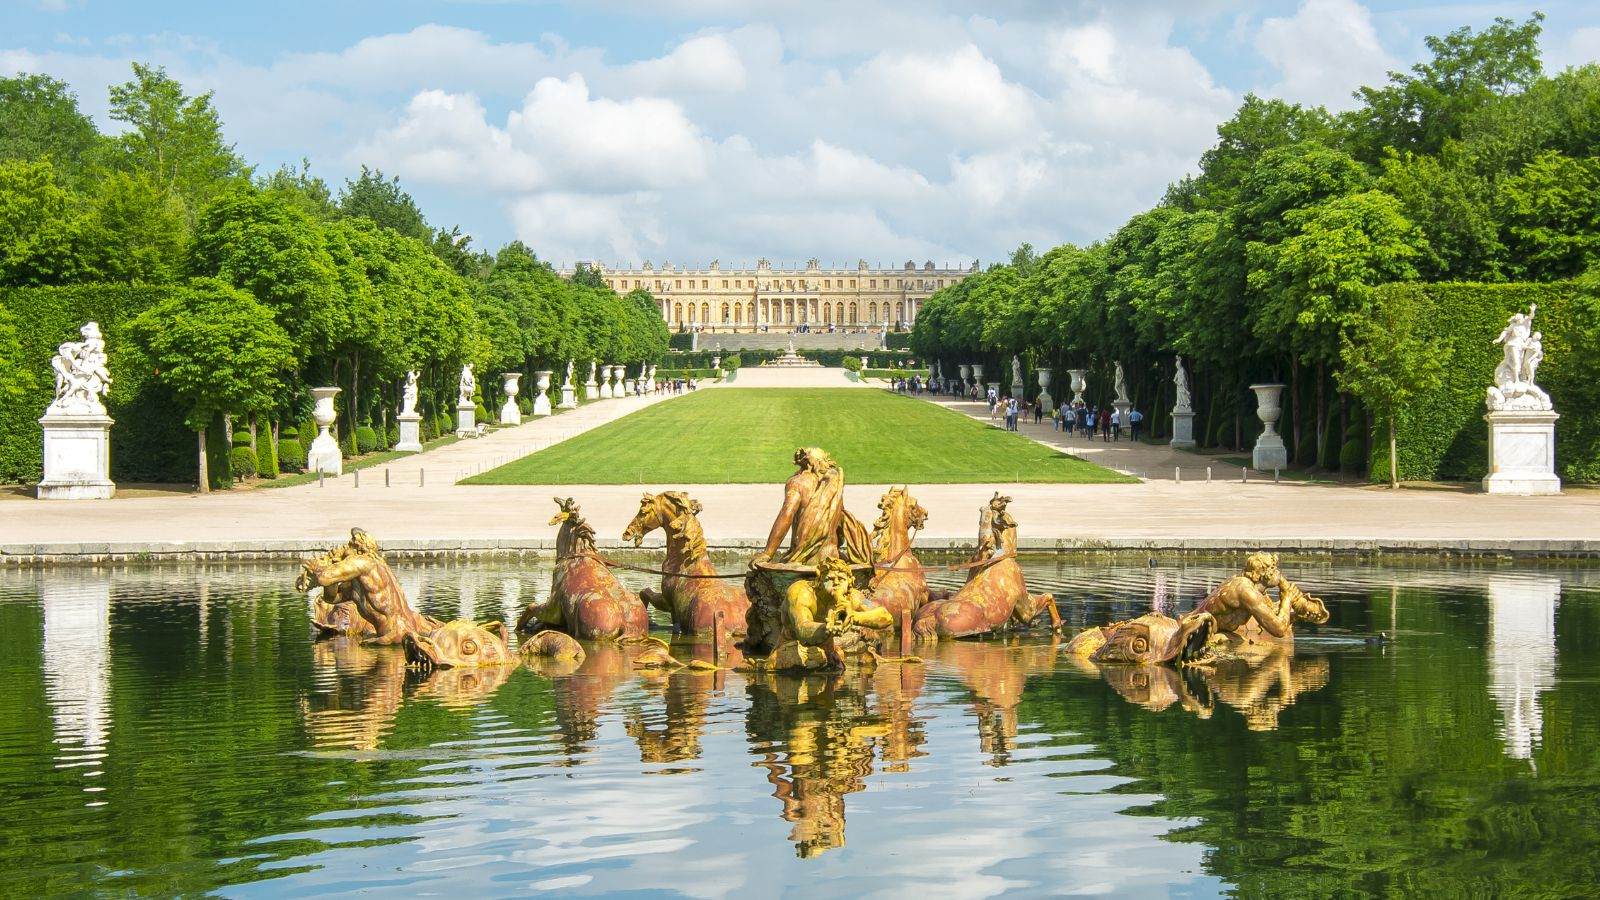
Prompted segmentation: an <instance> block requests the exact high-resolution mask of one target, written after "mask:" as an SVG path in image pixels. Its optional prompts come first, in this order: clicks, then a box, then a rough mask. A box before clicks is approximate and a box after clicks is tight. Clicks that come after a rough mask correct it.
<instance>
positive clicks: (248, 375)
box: [129, 279, 295, 493]
mask: <svg viewBox="0 0 1600 900" xmlns="http://www.w3.org/2000/svg"><path fill="white" fill-rule="evenodd" d="M129 333H130V334H131V335H132V336H133V338H134V340H135V341H137V342H138V343H139V345H140V346H141V347H142V348H143V349H144V350H145V351H146V353H148V354H149V356H150V358H151V359H152V360H153V361H154V362H155V363H156V366H157V376H156V377H157V378H158V379H159V380H160V381H161V383H163V384H165V385H166V386H167V387H168V388H170V389H171V390H172V391H173V393H174V394H176V395H177V396H178V397H179V398H180V400H181V402H182V403H183V405H184V406H185V408H186V409H187V410H188V412H187V413H186V414H185V417H184V422H185V424H187V425H188V426H189V427H190V428H191V429H193V430H194V431H195V432H196V434H197V437H198V447H199V460H200V491H201V493H205V492H207V491H209V490H210V479H209V477H208V472H207V463H206V429H207V428H208V427H210V426H211V423H212V421H213V420H214V419H215V417H217V416H218V415H242V414H248V413H254V412H265V411H268V410H270V409H271V408H272V407H273V406H274V404H275V403H276V402H277V399H278V395H279V394H281V393H282V392H283V390H284V389H285V386H286V380H285V379H286V377H287V376H288V374H289V373H290V372H292V371H293V370H294V365H295V357H294V353H293V345H292V344H291V343H290V339H289V335H288V334H287V333H285V332H284V330H283V329H282V328H280V327H279V326H278V323H277V322H276V321H275V320H274V317H273V311H272V310H271V309H270V308H269V307H267V306H266V305H264V304H262V303H260V302H258V301H257V300H256V299H255V298H254V297H252V296H250V294H248V293H246V292H245V291H241V290H238V289H236V288H233V287H231V286H229V285H227V284H225V283H223V282H221V281H217V280H214V279H196V280H195V281H194V282H192V284H191V287H190V288H189V289H187V290H179V291H174V292H173V293H172V295H171V296H170V297H169V298H168V299H166V300H164V301H162V302H161V303H159V304H157V305H155V306H153V307H151V308H150V309H148V310H146V311H145V312H143V313H141V314H140V315H139V317H138V318H136V319H134V320H133V321H132V322H131V323H130V324H129Z"/></svg>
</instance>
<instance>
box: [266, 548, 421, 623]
mask: <svg viewBox="0 0 1600 900" xmlns="http://www.w3.org/2000/svg"><path fill="white" fill-rule="evenodd" d="M312 585H321V586H322V589H323V592H324V594H325V595H326V593H327V591H328V589H329V588H333V589H334V597H335V598H337V600H339V601H341V602H343V601H347V602H350V603H353V604H355V609H356V612H358V613H359V614H360V616H361V618H362V619H365V620H366V621H367V622H370V623H371V624H372V628H373V631H374V632H375V634H376V637H375V638H374V641H373V642H374V643H378V644H398V643H400V642H402V641H403V640H405V637H406V635H407V634H411V633H424V634H426V633H427V632H430V631H432V630H434V629H435V628H437V627H439V624H440V623H439V622H438V621H437V620H435V619H430V618H428V617H427V616H424V615H422V614H421V613H419V612H417V611H416V610H414V609H412V608H411V604H410V603H407V602H406V595H405V591H403V590H401V588H400V582H399V581H397V580H396V579H395V577H394V570H392V569H390V568H389V564H388V563H387V562H384V560H383V556H382V554H380V553H379V552H378V542H377V541H374V540H373V539H372V536H371V535H369V534H367V533H366V532H365V531H362V530H361V529H360V528H352V529H350V542H349V543H347V544H346V545H344V546H343V547H339V548H336V549H334V550H332V551H330V552H328V553H325V554H323V555H322V556H319V557H317V558H315V559H310V560H307V561H306V562H305V563H304V564H303V565H302V566H301V567H300V576H299V577H298V578H297V579H296V580H295V585H294V586H295V589H296V590H301V591H306V590H310V589H311V587H312Z"/></svg>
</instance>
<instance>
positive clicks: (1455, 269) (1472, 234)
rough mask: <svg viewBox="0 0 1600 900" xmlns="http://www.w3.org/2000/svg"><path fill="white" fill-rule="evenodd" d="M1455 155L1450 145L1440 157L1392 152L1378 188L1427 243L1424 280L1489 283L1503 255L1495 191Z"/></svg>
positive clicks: (1456, 150) (1422, 265)
mask: <svg viewBox="0 0 1600 900" xmlns="http://www.w3.org/2000/svg"><path fill="white" fill-rule="evenodd" d="M1459 157H1460V152H1459V148H1458V147H1457V146H1456V145H1455V144H1451V145H1448V146H1446V148H1445V153H1444V154H1443V155H1441V156H1424V155H1420V154H1416V153H1411V152H1406V153H1404V154H1395V153H1391V154H1389V155H1388V156H1387V157H1385V158H1384V160H1383V177H1382V178H1381V179H1380V180H1379V182H1378V185H1379V187H1381V188H1382V189H1383V190H1384V191H1385V192H1386V193H1388V194H1391V195H1393V196H1394V197H1395V198H1396V199H1398V200H1399V201H1400V204H1401V208H1402V210H1403V211H1404V213H1405V216H1406V218H1408V219H1410V220H1411V221H1412V222H1415V223H1417V225H1418V226H1419V227H1420V228H1421V229H1422V231H1423V234H1424V235H1425V236H1426V237H1427V239H1428V247H1429V248H1430V251H1431V252H1430V253H1429V254H1428V255H1427V256H1426V258H1424V259H1422V260H1419V265H1418V270H1419V271H1420V272H1421V274H1422V275H1423V277H1426V278H1436V279H1447V280H1456V281H1465V280H1478V281H1494V280H1496V279H1497V277H1498V275H1499V272H1500V269H1501V265H1502V260H1501V257H1502V256H1503V254H1504V253H1505V247H1504V245H1502V244H1501V243H1500V237H1499V234H1498V231H1499V227H1498V222H1497V221H1496V219H1495V213H1494V210H1493V208H1492V206H1491V203H1492V197H1493V193H1494V192H1493V189H1492V186H1491V185H1490V183H1489V182H1488V180H1487V179H1485V178H1483V177H1482V176H1480V175H1478V174H1477V173H1476V172H1474V171H1472V169H1471V168H1469V167H1468V166H1466V165H1464V164H1462V163H1461V162H1460V161H1459Z"/></svg>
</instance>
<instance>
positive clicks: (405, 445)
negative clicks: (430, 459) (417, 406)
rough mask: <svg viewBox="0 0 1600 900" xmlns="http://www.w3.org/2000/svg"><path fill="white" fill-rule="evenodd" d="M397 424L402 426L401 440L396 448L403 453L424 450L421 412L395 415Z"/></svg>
mask: <svg viewBox="0 0 1600 900" xmlns="http://www.w3.org/2000/svg"><path fill="white" fill-rule="evenodd" d="M394 421H395V424H397V425H399V426H400V442H399V443H398V444H395V445H394V449H396V450H398V451H399V452H401V453H421V452H422V415H421V414H420V413H407V414H401V415H398V416H395V417H394Z"/></svg>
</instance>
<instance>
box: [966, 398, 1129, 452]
mask: <svg viewBox="0 0 1600 900" xmlns="http://www.w3.org/2000/svg"><path fill="white" fill-rule="evenodd" d="M986 397H987V400H988V403H989V421H991V422H993V421H995V420H998V419H1004V421H1005V429H1006V430H1007V431H1016V430H1017V423H1018V422H1019V421H1020V420H1021V418H1022V416H1023V415H1026V414H1030V413H1031V414H1032V416H1033V424H1035V425H1039V424H1041V423H1042V422H1043V421H1044V415H1045V412H1044V405H1043V404H1042V403H1041V402H1040V401H1039V399H1038V398H1034V399H1033V400H1032V401H1026V400H1018V399H1017V398H1016V397H1012V396H1008V395H1003V394H1001V393H1000V392H998V391H995V390H992V389H991V390H990V391H988V392H987V395H986ZM1050 427H1051V430H1053V431H1064V432H1066V433H1067V434H1081V435H1083V436H1085V437H1087V438H1089V439H1091V440H1093V439H1094V437H1095V436H1096V435H1097V434H1098V435H1099V436H1100V438H1101V440H1105V441H1117V440H1121V439H1122V434H1123V431H1124V430H1126V431H1127V433H1128V435H1129V437H1130V438H1131V439H1132V440H1135V441H1137V440H1139V438H1140V433H1141V432H1142V431H1143V429H1144V413H1141V412H1140V411H1139V410H1137V409H1129V410H1128V419H1127V421H1126V422H1124V421H1122V413H1121V411H1120V410H1117V409H1114V408H1112V407H1109V406H1102V407H1099V408H1096V407H1094V406H1091V405H1089V404H1086V403H1082V402H1076V403H1064V404H1062V405H1061V406H1058V407H1056V408H1055V410H1054V411H1052V412H1051V413H1050Z"/></svg>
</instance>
